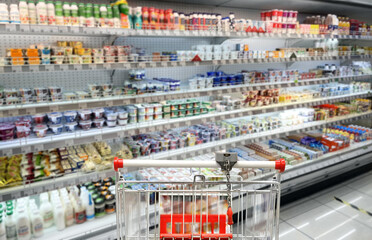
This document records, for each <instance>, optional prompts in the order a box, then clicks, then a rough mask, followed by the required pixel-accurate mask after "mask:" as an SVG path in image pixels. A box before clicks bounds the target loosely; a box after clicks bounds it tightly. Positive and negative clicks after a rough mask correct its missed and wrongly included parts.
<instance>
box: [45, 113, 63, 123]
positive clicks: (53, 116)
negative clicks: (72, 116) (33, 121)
mask: <svg viewBox="0 0 372 240" xmlns="http://www.w3.org/2000/svg"><path fill="white" fill-rule="evenodd" d="M48 119H49V121H51V122H52V123H53V124H61V122H62V113H59V112H54V113H49V114H48Z"/></svg>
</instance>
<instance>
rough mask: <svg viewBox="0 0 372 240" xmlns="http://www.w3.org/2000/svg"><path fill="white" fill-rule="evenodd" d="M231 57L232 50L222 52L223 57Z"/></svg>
mask: <svg viewBox="0 0 372 240" xmlns="http://www.w3.org/2000/svg"><path fill="white" fill-rule="evenodd" d="M229 58H230V52H228V51H223V52H222V59H224V60H227V59H229Z"/></svg>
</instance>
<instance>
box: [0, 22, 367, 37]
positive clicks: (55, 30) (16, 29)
mask: <svg viewBox="0 0 372 240" xmlns="http://www.w3.org/2000/svg"><path fill="white" fill-rule="evenodd" d="M0 34H20V35H46V36H50V35H61V36H89V37H109V36H117V37H124V36H125V37H168V38H169V37H170V38H179V37H181V38H185V37H194V38H198V37H201V38H207V37H212V38H215V37H220V38H257V39H267V38H269V39H303V40H318V39H327V38H336V39H350V40H371V39H372V36H367V35H336V34H322V35H317V34H298V33H254V32H222V31H221V32H218V31H206V30H203V31H198V30H189V31H180V30H148V29H123V28H96V27H93V28H87V27H73V26H42V25H31V24H29V25H27V24H20V25H16V24H4V25H0Z"/></svg>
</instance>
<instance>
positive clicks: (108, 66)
mask: <svg viewBox="0 0 372 240" xmlns="http://www.w3.org/2000/svg"><path fill="white" fill-rule="evenodd" d="M371 56H372V55H353V56H323V57H301V58H296V59H291V58H265V59H248V58H247V59H226V60H208V61H164V62H124V63H89V64H88V63H87V64H46V65H12V66H1V67H0V73H28V72H53V71H82V70H130V69H139V68H140V69H143V68H169V67H197V66H221V65H238V64H270V63H296V62H305V61H335V60H350V59H370V58H371Z"/></svg>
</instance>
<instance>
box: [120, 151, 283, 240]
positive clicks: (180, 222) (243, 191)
mask: <svg viewBox="0 0 372 240" xmlns="http://www.w3.org/2000/svg"><path fill="white" fill-rule="evenodd" d="M114 167H115V171H116V179H117V182H116V206H117V213H116V214H117V238H118V239H127V240H155V239H156V240H159V239H160V240H189V239H190V240H191V239H195V240H196V239H197V240H230V239H239V240H243V239H255V240H256V239H265V240H269V239H276V240H278V239H279V237H278V236H279V209H280V172H283V171H284V169H285V161H284V160H280V161H274V162H270V161H267V162H266V161H237V156H236V155H234V154H230V153H223V154H217V155H216V161H215V162H214V161H171V160H169V161H168V160H159V161H154V160H122V159H115V161H114ZM133 167H136V168H171V169H173V168H190V172H191V173H192V174H193V175H192V178H191V180H189V178H186V180H185V178H184V177H182V176H180V177H178V178H177V179H175V180H172V181H159V180H158V179H159V177H154V178H153V177H151V178H147V179H145V180H141V181H138V180H124V177H123V173H121V172H120V170H121V169H123V168H125V169H128V168H132V169H131V170H133ZM232 167H234V168H241V169H247V168H253V169H266V170H267V169H276V170H279V171H276V173H275V177H274V178H273V180H271V181H250V182H248V181H243V180H242V178H241V177H239V176H233V175H231V176H230V170H231V169H232ZM198 168H199V169H203V168H209V169H211V168H221V170H222V171H223V173H224V176H212V177H206V176H205V175H200V174H195V169H198ZM163 178H164V176H163ZM160 179H162V178H161V177H160ZM210 179H211V180H210Z"/></svg>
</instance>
